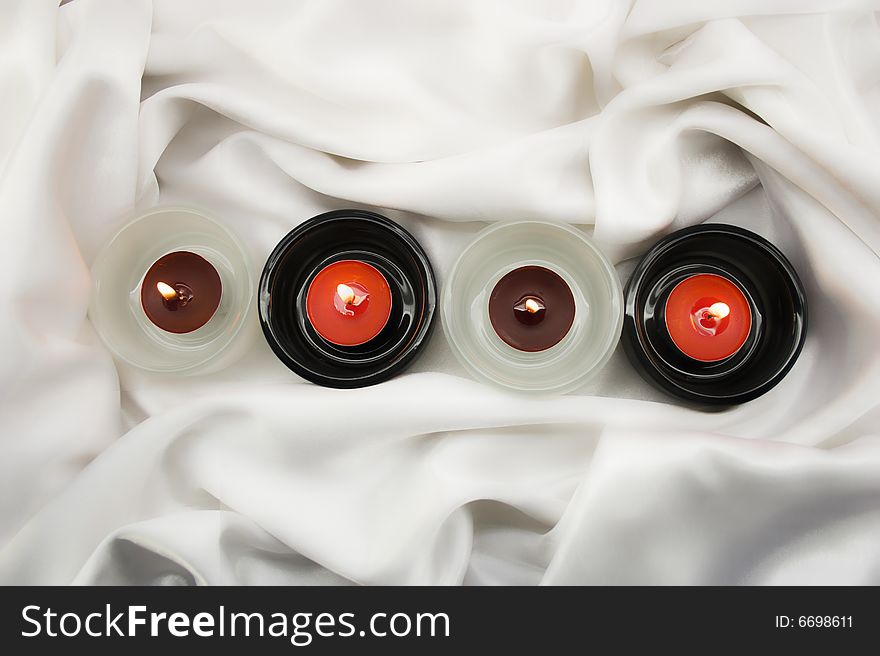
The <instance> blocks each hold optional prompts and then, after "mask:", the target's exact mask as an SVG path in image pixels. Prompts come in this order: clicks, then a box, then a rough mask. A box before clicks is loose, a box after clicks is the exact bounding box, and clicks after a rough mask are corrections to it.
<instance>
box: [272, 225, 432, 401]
mask: <svg viewBox="0 0 880 656" xmlns="http://www.w3.org/2000/svg"><path fill="white" fill-rule="evenodd" d="M341 260H360V261H362V262H366V263H368V264H370V265H372V266H374V267H375V268H376V269H378V270H379V271H380V272H381V273H382V274H383V275H384V276H385V278H386V279H387V281H388V285H389V287H390V288H391V294H392V309H391V315H390V317H389V319H388V322H387V324H386V325H385V327H384V328H383V329H382V331H381V332H380V333H379V334H378V335H376V336H375V337H374V338H373V339H371V340H369V341H368V342H366V343H364V344H359V345H357V346H340V345H338V344H333V343H331V342H329V341H327V340H325V339H324V338H323V337H321V336H320V335H319V334H318V333H317V331H316V330H315V328H314V327H313V326H312V325H311V322H310V321H309V319H308V315H307V311H306V292H307V290H308V288H309V285H310V284H311V282H312V280H313V279H314V278H315V276H316V275H317V274H318V272H319V271H321V270H322V269H323V268H324V267H326V266H328V265H330V264H332V263H334V262H338V261H341ZM257 303H258V309H259V314H260V324H261V326H262V328H263V334H264V336H265V337H266V341H267V342H268V343H269V346H270V347H271V348H272V350H273V351H274V352H275V354H276V355H277V356H278V358H279V359H280V360H281V361H282V362H283V363H284V364H285V365H287V366H288V367H289V368H290V369H291V370H293V371H294V372H295V373H297V374H298V375H300V376H302V377H303V378H305V379H307V380H309V381H312V382H314V383H317V384H319V385H324V386H326V387H338V388H352V387H365V386H367V385H374V384H376V383H379V382H382V381H383V380H386V379H388V378H390V377H391V376H393V375H395V374H396V373H398V372H400V371H401V370H403V369H404V368H405V367H407V366H408V365H409V364H410V363H411V362H412V361H413V359H414V358H415V357H416V356H417V355H418V354H419V353H420V352H421V350H422V349H423V347H424V346H425V344H426V343H427V338H428V336H429V334H430V332H431V329H432V327H433V319H434V310H435V307H436V304H437V288H436V282H435V279H434V273H433V270H432V268H431V263H430V261H429V260H428V256H427V255H426V254H425V252H424V250H423V249H422V247H421V246H420V245H419V243H418V242H417V241H416V240H415V238H414V237H413V236H412V235H411V234H409V233H408V232H407V231H406V230H404V229H403V228H402V227H401V226H399V225H397V224H396V223H394V222H393V221H391V220H390V219H387V218H386V217H384V216H381V215H379V214H375V213H373V212H368V211H365V210H355V209H349V210H337V211H333V212H327V213H325V214H321V215H319V216H316V217H313V218H311V219H309V220H308V221H306V222H305V223H303V224H301V225H300V226H298V227H297V228H294V229H293V230H292V231H291V232H290V233H288V234H287V236H285V237H284V238H283V239H282V240H281V242H280V243H279V244H278V245H277V246H276V247H275V250H274V251H273V252H272V254H271V255H270V256H269V259H268V261H267V262H266V266H265V268H264V269H263V274H262V276H261V278H260V285H259V293H258V300H257Z"/></svg>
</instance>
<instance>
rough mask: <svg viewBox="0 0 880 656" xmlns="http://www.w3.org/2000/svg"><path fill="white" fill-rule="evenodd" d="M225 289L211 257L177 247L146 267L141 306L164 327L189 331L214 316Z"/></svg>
mask: <svg viewBox="0 0 880 656" xmlns="http://www.w3.org/2000/svg"><path fill="white" fill-rule="evenodd" d="M222 293H223V286H222V283H221V282H220V275H219V274H218V273H217V269H215V268H214V266H213V265H212V264H211V263H210V262H208V260H206V259H205V258H203V257H202V256H201V255H197V254H196V253H191V252H189V251H177V252H174V253H168V254H167V255H163V256H162V257H160V258H159V259H158V260H156V262H154V263H153V266H151V267H150V269H149V271H147V273H146V275H145V276H144V280H143V283H142V284H141V306H142V307H143V308H144V313H145V314H146V315H147V318H148V319H149V320H150V321H152V322H153V323H154V324H156V326H158V327H159V328H161V329H162V330H165V331H168V332H170V333H190V332H192V331H194V330H196V329H198V328H201V327H202V326H204V325H205V324H206V323H208V321H209V320H210V319H211V317H213V316H214V312H216V311H217V307H218V306H219V305H220V297H221V295H222Z"/></svg>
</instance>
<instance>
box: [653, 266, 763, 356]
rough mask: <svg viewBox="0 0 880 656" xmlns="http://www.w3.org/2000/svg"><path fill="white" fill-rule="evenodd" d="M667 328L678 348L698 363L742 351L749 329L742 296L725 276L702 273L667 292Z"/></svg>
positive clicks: (749, 317)
mask: <svg viewBox="0 0 880 656" xmlns="http://www.w3.org/2000/svg"><path fill="white" fill-rule="evenodd" d="M665 320H666V328H667V330H668V331H669V337H670V338H671V339H672V341H673V343H674V344H675V346H676V347H678V349H679V350H680V351H681V352H682V353H684V354H685V355H687V356H688V357H690V358H693V359H694V360H699V361H700V362H717V361H719V360H724V359H726V358H729V357H730V356H732V355H734V354H735V353H736V352H737V351H739V350H740V348H742V346H743V344H745V342H746V340H747V339H748V337H749V332H750V331H751V329H752V311H751V308H750V307H749V302H748V300H747V299H746V296H745V294H744V293H743V292H742V290H741V289H740V288H739V287H738V286H737V285H736V283H734V282H733V281H731V280H729V279H728V278H725V277H724V276H720V275H716V274H709V273H701V274H697V275H693V276H690V277H688V278H685V279H684V280H682V281H681V282H679V283H678V284H677V285H676V286H675V287H674V288H673V289H672V291H671V292H670V293H669V298H668V299H667V300H666V308H665Z"/></svg>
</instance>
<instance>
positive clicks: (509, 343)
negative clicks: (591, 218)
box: [441, 221, 623, 394]
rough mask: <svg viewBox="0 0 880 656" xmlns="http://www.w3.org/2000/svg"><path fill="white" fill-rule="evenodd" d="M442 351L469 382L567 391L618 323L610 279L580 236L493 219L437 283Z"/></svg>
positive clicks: (619, 304) (597, 361)
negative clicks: (440, 296)
mask: <svg viewBox="0 0 880 656" xmlns="http://www.w3.org/2000/svg"><path fill="white" fill-rule="evenodd" d="M441 308H442V311H441V316H442V319H443V327H444V329H445V333H446V336H447V338H448V340H449V346H450V348H451V349H452V353H453V354H454V355H455V357H456V358H458V360H459V362H460V363H461V365H462V366H463V367H464V368H465V369H466V370H467V371H468V372H469V373H471V374H472V375H473V376H474V377H475V378H477V379H479V380H483V381H486V382H490V383H493V384H496V385H500V386H502V387H506V388H508V389H513V390H517V391H520V392H533V393H539V394H546V393H551V392H552V393H563V392H568V391H571V390H574V389H576V388H578V387H580V386H581V385H583V383H584V382H585V381H586V380H587V379H589V378H590V377H591V376H593V375H595V374H596V373H597V372H598V371H599V370H600V369H601V368H602V367H603V366H604V365H605V363H606V362H608V359H609V358H610V357H611V354H612V352H613V351H614V348H615V346H616V345H617V342H618V339H619V337H620V330H621V326H622V324H623V297H622V294H621V289H620V281H619V280H618V278H617V273H616V271H615V270H614V267H613V266H612V264H611V262H609V261H608V259H607V258H606V257H605V256H604V255H603V254H602V251H601V250H600V249H599V248H598V247H597V246H596V244H595V243H594V242H593V241H592V240H591V239H590V238H589V237H588V236H587V235H586V234H585V233H584V232H583V231H581V230H578V229H576V228H572V227H570V226H566V225H561V224H556V223H547V222H543V221H501V222H498V223H495V224H494V225H491V226H489V227H487V228H486V229H484V230H483V231H481V232H480V233H479V234H478V235H477V236H476V237H475V238H474V240H473V241H472V242H471V243H470V244H468V245H467V246H466V247H465V248H464V249H463V250H462V252H461V254H460V255H459V257H458V259H457V261H456V262H455V264H453V266H452V268H451V269H450V271H449V274H448V275H447V277H446V283H445V284H444V287H443V300H442V305H441Z"/></svg>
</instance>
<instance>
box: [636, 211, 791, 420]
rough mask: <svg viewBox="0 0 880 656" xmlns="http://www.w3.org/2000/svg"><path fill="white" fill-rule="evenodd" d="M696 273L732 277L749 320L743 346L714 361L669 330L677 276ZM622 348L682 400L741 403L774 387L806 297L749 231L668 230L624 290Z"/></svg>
mask: <svg viewBox="0 0 880 656" xmlns="http://www.w3.org/2000/svg"><path fill="white" fill-rule="evenodd" d="M701 273H708V274H716V275H721V276H724V277H726V278H728V279H730V280H732V281H733V282H734V283H736V285H737V286H738V287H739V288H740V290H741V291H742V292H743V293H744V294H745V297H746V299H747V301H748V303H749V306H750V309H751V313H752V325H751V330H750V332H749V335H748V337H747V339H746V341H745V343H744V344H743V345H742V347H741V348H740V349H739V350H738V351H737V352H736V353H734V354H733V355H731V356H729V357H727V358H725V359H723V360H719V361H715V362H703V361H699V360H694V359H692V358H690V357H688V356H687V355H685V354H684V353H682V352H681V351H680V350H679V349H678V348H677V347H676V346H675V344H674V343H673V341H672V338H671V337H670V336H669V332H668V330H667V328H666V319H665V307H666V300H667V298H668V297H669V294H670V292H671V291H672V289H673V288H674V287H675V286H676V285H677V284H678V283H680V282H681V281H682V280H684V279H686V278H688V277H690V276H692V275H695V274H701ZM625 296H626V303H625V317H624V329H623V340H622V341H623V345H624V349H625V351H626V353H627V355H628V356H629V358H630V360H631V361H632V363H633V365H634V366H635V368H636V369H637V370H638V371H639V373H640V374H641V375H642V376H643V377H644V378H645V379H646V380H648V381H649V382H651V383H653V384H655V385H657V386H658V387H659V388H660V389H662V390H664V391H666V392H668V393H670V394H672V395H674V396H677V397H678V398H681V399H683V400H686V401H692V402H696V403H703V404H709V405H734V404H739V403H745V402H746V401H750V400H752V399H754V398H757V397H758V396H760V395H762V394H764V393H765V392H767V391H768V390H770V389H771V388H772V387H774V386H775V385H776V384H777V383H779V381H780V380H782V378H783V377H784V376H785V375H786V374H787V373H788V371H789V370H790V369H791V368H792V366H793V365H794V363H795V361H796V360H797V357H798V355H799V354H800V352H801V349H802V348H803V344H804V339H805V338H806V329H807V300H806V295H805V293H804V289H803V285H802V284H801V281H800V279H799V278H798V276H797V273H796V272H795V270H794V268H793V267H792V265H791V263H790V262H789V261H788V260H787V259H786V257H785V256H784V255H783V254H782V253H781V252H780V251H779V249H778V248H776V247H775V246H774V245H773V244H771V243H770V242H768V241H767V240H766V239H764V238H763V237H760V236H759V235H756V234H755V233H753V232H750V231H749V230H745V229H743V228H739V227H737V226H731V225H722V224H703V225H699V226H694V227H690V228H685V229H683V230H679V231H677V232H674V233H672V234H671V235H668V236H667V237H665V238H664V239H662V240H661V241H660V242H658V243H657V244H656V245H655V246H654V247H653V248H652V249H651V250H650V251H648V253H647V254H646V255H645V256H644V258H642V260H641V262H640V263H639V264H638V266H637V267H636V269H635V271H634V272H633V274H632V277H631V278H630V280H629V282H628V284H627V286H626V291H625Z"/></svg>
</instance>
